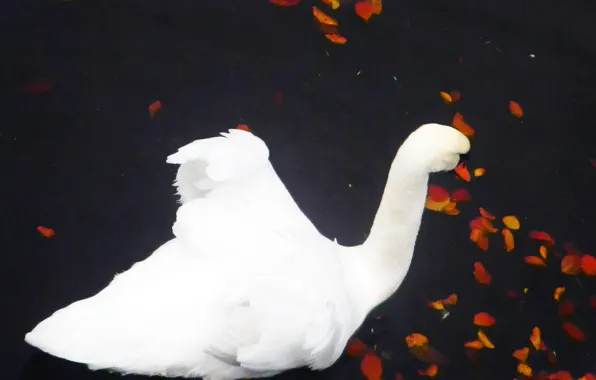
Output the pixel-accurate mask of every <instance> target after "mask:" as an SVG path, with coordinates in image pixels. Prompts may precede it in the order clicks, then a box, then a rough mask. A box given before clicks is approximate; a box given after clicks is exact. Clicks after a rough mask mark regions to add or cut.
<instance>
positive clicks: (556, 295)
mask: <svg viewBox="0 0 596 380" xmlns="http://www.w3.org/2000/svg"><path fill="white" fill-rule="evenodd" d="M563 293H565V287H564V286H559V287H558V288H556V289H555V293H554V294H553V298H554V299H555V301H559V300H560V299H561V297H562V296H563Z"/></svg>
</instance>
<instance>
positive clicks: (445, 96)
mask: <svg viewBox="0 0 596 380" xmlns="http://www.w3.org/2000/svg"><path fill="white" fill-rule="evenodd" d="M439 95H441V99H443V101H444V102H445V104H449V103H452V102H453V99H452V98H451V95H449V94H448V93H446V92H440V93H439Z"/></svg>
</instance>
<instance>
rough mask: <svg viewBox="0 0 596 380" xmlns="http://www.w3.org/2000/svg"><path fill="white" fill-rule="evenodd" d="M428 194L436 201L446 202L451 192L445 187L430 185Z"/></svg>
mask: <svg viewBox="0 0 596 380" xmlns="http://www.w3.org/2000/svg"><path fill="white" fill-rule="evenodd" d="M428 195H429V196H430V198H431V199H432V200H433V201H435V202H444V201H446V200H448V199H449V192H448V191H447V190H446V189H445V188H443V187H441V186H436V185H430V186H429V187H428Z"/></svg>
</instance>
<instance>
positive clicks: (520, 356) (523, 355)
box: [513, 347, 530, 363]
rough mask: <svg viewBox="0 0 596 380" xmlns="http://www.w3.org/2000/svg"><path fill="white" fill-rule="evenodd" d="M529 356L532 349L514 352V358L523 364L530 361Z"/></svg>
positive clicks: (526, 348)
mask: <svg viewBox="0 0 596 380" xmlns="http://www.w3.org/2000/svg"><path fill="white" fill-rule="evenodd" d="M529 354H530V349H529V348H528V347H524V348H520V349H519V350H515V351H513V357H514V358H516V359H517V360H519V361H520V362H522V363H525V362H526V361H527V360H528V355H529Z"/></svg>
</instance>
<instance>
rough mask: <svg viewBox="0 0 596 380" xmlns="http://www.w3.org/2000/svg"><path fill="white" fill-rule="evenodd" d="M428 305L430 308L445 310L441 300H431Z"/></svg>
mask: <svg viewBox="0 0 596 380" xmlns="http://www.w3.org/2000/svg"><path fill="white" fill-rule="evenodd" d="M427 305H428V307H430V308H431V309H435V310H445V306H444V305H443V301H441V300H438V301H431V302H429V303H428V304H427Z"/></svg>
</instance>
